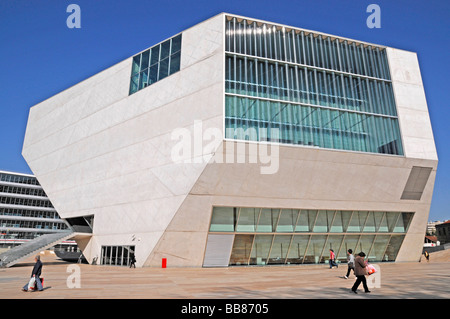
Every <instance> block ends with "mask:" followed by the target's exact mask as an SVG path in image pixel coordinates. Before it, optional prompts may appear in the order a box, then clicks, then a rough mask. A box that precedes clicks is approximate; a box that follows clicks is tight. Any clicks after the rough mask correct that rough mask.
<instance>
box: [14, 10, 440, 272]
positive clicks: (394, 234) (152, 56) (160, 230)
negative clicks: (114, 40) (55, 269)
mask: <svg viewBox="0 0 450 319" xmlns="http://www.w3.org/2000/svg"><path fill="white" fill-rule="evenodd" d="M239 150H240V151H239ZM23 156H24V157H25V159H26V161H27V162H28V164H29V166H30V168H31V169H32V171H33V173H34V174H35V175H36V176H37V177H38V178H39V181H40V183H41V185H42V186H43V188H44V190H45V192H46V193H47V194H48V196H49V198H50V199H51V201H52V203H53V205H54V206H55V207H56V209H57V210H58V212H59V214H60V215H61V217H62V218H64V219H66V220H67V221H68V222H69V223H70V224H71V225H72V226H74V228H77V229H79V231H80V232H78V233H77V234H78V235H77V237H76V238H75V239H76V241H77V243H78V245H79V246H80V248H81V249H82V250H83V254H84V256H85V257H86V258H87V259H88V261H89V262H92V261H93V260H94V259H97V260H98V261H97V263H99V264H115V265H126V264H128V262H129V257H130V254H131V253H135V255H136V260H137V265H138V266H151V267H160V266H161V260H162V259H163V258H166V260H167V265H168V267H202V266H205V267H208V266H231V265H257V264H258V265H270V264H305V263H323V262H326V259H327V258H328V255H329V249H333V250H334V251H335V253H336V255H337V256H338V259H339V260H342V261H344V260H345V259H346V250H347V249H350V248H351V249H353V251H355V252H359V251H364V252H365V253H366V255H367V256H368V257H369V259H370V260H371V261H378V262H379V261H417V260H419V258H420V255H421V252H422V246H423V241H424V236H425V229H426V224H427V220H428V215H429V209H430V204H431V197H432V192H433V186H434V180H435V174H436V168H437V163H438V158H437V153H436V149H435V144H434V138H433V133H432V128H431V123H430V119H429V114H428V108H427V103H426V99H425V93H424V88H423V84H422V79H421V74H420V69H419V64H418V60H417V55H416V53H414V52H408V51H404V50H400V49H395V48H390V47H385V46H382V45H375V44H370V43H365V42H362V41H357V40H352V39H346V38H342V37H338V36H334V35H328V34H323V33H321V32H315V31H310V30H304V29H301V28H297V27H291V26H285V25H280V24H276V23H271V22H266V21H261V20H256V19H252V18H246V17H241V16H235V15H230V14H225V13H222V14H219V15H217V16H214V17H212V18H210V19H208V20H206V21H204V22H202V23H199V24H197V25H195V26H193V27H191V28H189V29H187V30H185V31H183V32H181V33H179V34H178V35H176V36H174V37H172V38H170V39H168V40H165V41H163V42H161V43H160V44H157V45H154V46H152V47H151V48H149V49H148V50H144V51H143V52H140V53H138V54H136V55H135V56H133V57H130V58H128V59H126V60H124V61H122V62H120V63H117V64H116V65H114V66H112V67H110V68H108V69H107V70H105V71H103V72H100V73H98V74H96V75H94V76H92V77H90V78H89V79H87V80H85V81H82V82H80V83H78V84H76V85H74V86H73V87H70V88H68V89H67V90H65V91H63V92H61V93H59V94H57V95H55V96H53V97H51V98H49V99H47V100H45V101H43V102H41V103H39V104H37V105H35V106H33V107H32V108H31V110H30V114H29V119H28V125H27V130H26V135H25V140H24V146H23Z"/></svg>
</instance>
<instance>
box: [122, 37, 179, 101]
mask: <svg viewBox="0 0 450 319" xmlns="http://www.w3.org/2000/svg"><path fill="white" fill-rule="evenodd" d="M180 56H181V34H179V35H177V36H175V37H173V38H171V39H168V40H166V41H164V42H162V43H160V44H157V45H156V46H154V47H152V48H150V49H148V50H146V51H144V52H142V53H140V54H138V55H136V56H134V57H133V61H132V66H131V80H130V94H133V93H135V92H137V91H139V90H141V89H143V88H145V87H147V86H149V85H151V84H153V83H155V82H157V81H159V80H162V79H164V78H165V77H167V76H169V75H171V74H173V73H175V72H178V71H179V70H180Z"/></svg>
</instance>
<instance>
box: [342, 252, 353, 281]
mask: <svg viewBox="0 0 450 319" xmlns="http://www.w3.org/2000/svg"><path fill="white" fill-rule="evenodd" d="M350 270H353V274H355V256H353V250H351V249H349V250H348V251H347V274H346V275H345V276H344V278H345V279H348V276H350Z"/></svg>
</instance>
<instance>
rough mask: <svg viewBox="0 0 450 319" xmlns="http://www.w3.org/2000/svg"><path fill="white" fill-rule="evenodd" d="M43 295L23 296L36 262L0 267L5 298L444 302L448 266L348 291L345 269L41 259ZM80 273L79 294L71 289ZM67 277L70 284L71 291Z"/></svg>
mask: <svg viewBox="0 0 450 319" xmlns="http://www.w3.org/2000/svg"><path fill="white" fill-rule="evenodd" d="M41 260H42V261H43V263H44V266H43V271H42V276H43V277H44V278H45V281H44V288H45V289H44V291H41V292H23V291H21V287H22V286H23V285H24V284H25V283H26V282H27V281H28V279H29V276H30V274H31V270H32V266H33V261H32V260H27V261H26V262H23V263H21V264H17V265H16V266H14V267H11V268H7V269H0V298H2V299H33V300H34V299H36V300H43V299H227V300H228V299H229V300H232V299H305V298H306V299H317V298H320V299H348V298H352V299H449V298H450V262H432V261H430V262H424V261H422V262H417V263H379V264H378V265H379V266H380V269H381V271H380V275H381V285H380V288H372V289H371V290H372V292H371V293H370V294H365V293H364V292H363V291H362V286H360V288H359V293H358V294H356V295H355V294H353V293H351V292H350V288H351V286H352V285H353V283H354V281H355V277H354V276H353V275H351V276H350V278H349V279H344V278H343V276H344V274H345V273H346V266H345V265H342V266H340V267H339V268H338V269H336V268H333V269H329V268H328V266H327V265H319V266H316V265H314V266H292V265H291V266H271V267H230V268H166V269H161V268H136V269H134V268H132V269H130V268H124V267H115V266H100V265H95V266H93V265H87V264H71V263H67V262H64V261H61V260H59V259H57V258H56V257H52V256H43V257H42V259H41ZM70 267H75V269H77V270H78V271H79V283H80V288H76V287H75V288H70V287H69V286H70V285H74V283H75V281H74V280H70V279H72V278H73V277H70V276H74V274H75V273H73V272H71V271H70ZM68 279H69V285H68Z"/></svg>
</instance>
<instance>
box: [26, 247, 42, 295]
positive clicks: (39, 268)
mask: <svg viewBox="0 0 450 319" xmlns="http://www.w3.org/2000/svg"><path fill="white" fill-rule="evenodd" d="M34 261H35V264H34V267H33V271H32V272H31V277H34V279H35V281H36V286H37V290H39V291H42V290H43V289H44V288H43V287H42V283H41V279H40V278H39V277H40V276H41V272H42V262H41V256H39V255H37V256H36V257H35V258H34ZM28 288H30V287H28V283H27V284H26V285H25V286H23V288H22V289H23V290H24V291H28ZM32 288H34V287H32Z"/></svg>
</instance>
